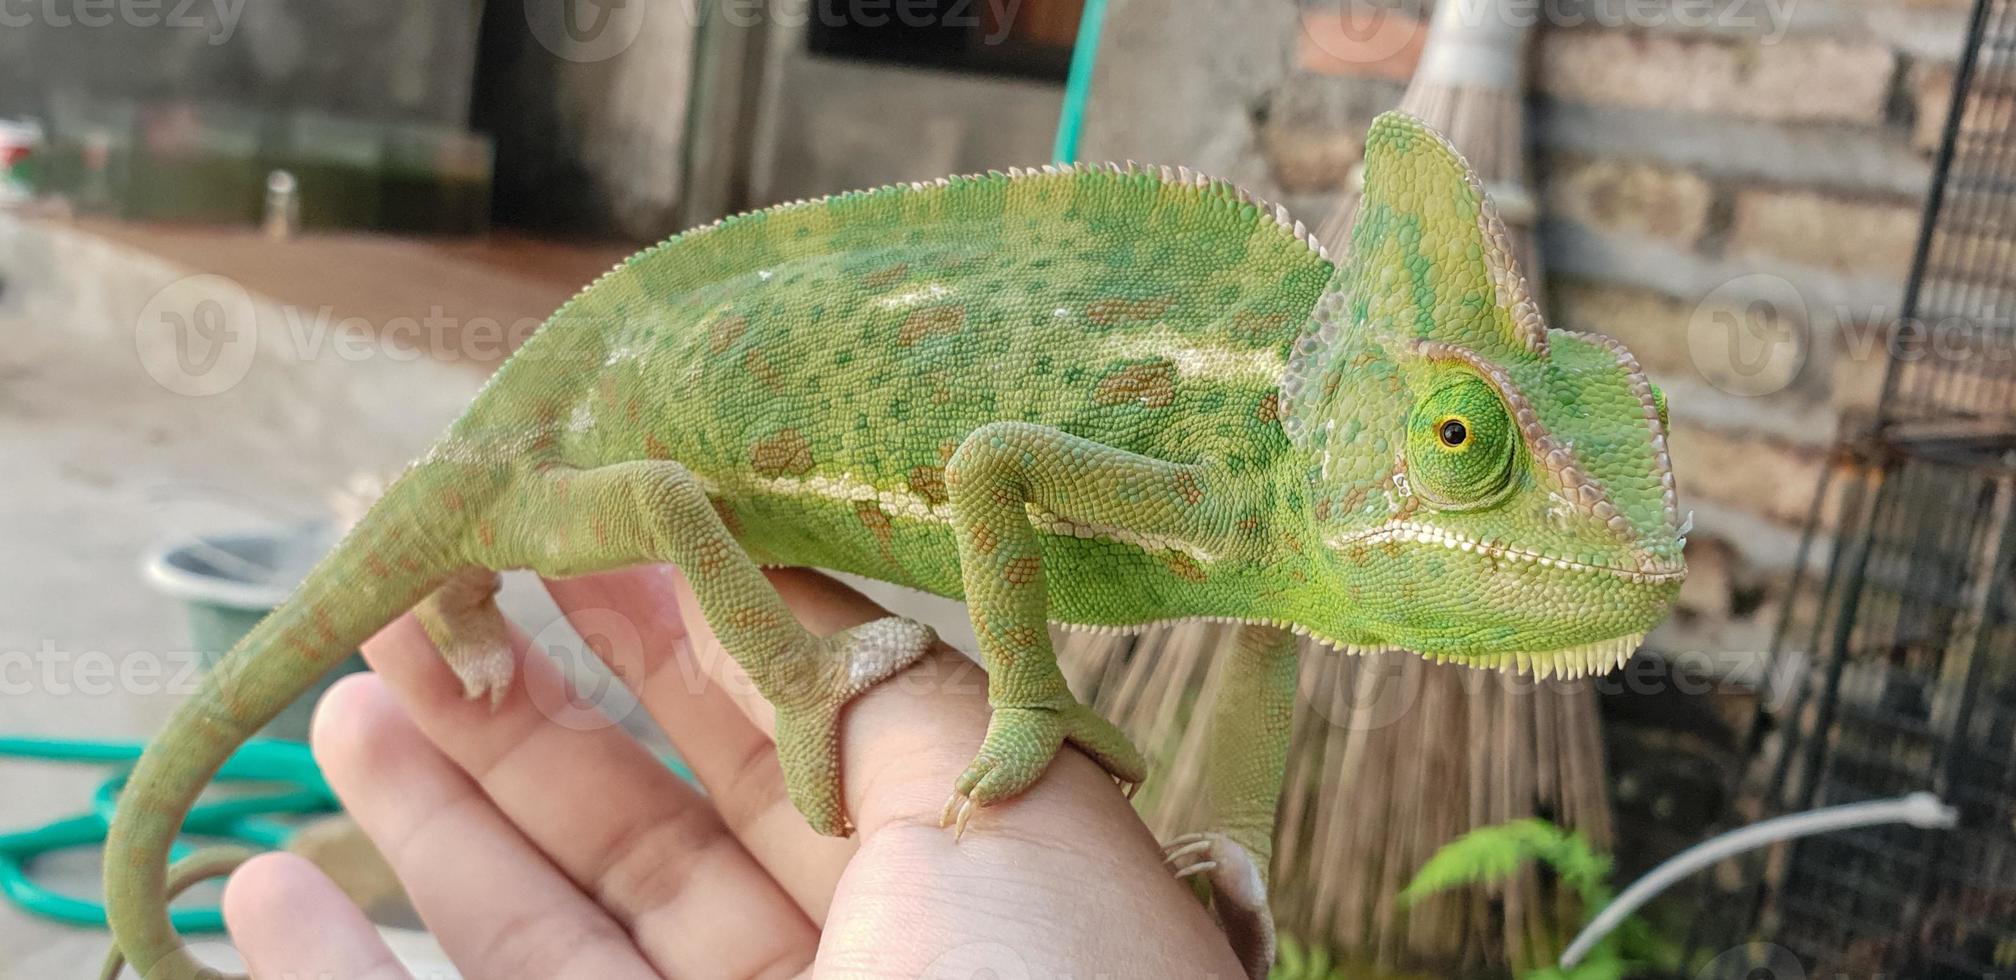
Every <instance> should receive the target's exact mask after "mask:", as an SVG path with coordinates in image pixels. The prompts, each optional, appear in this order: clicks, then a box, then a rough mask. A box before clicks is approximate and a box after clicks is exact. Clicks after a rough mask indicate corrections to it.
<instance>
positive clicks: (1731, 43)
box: [1087, 0, 1969, 653]
mask: <svg viewBox="0 0 2016 980" xmlns="http://www.w3.org/2000/svg"><path fill="white" fill-rule="evenodd" d="M1334 2H1335V0H1309V2H1308V3H1303V4H1297V3H1294V2H1293V0H1231V2H1225V3H1222V4H1214V5H1213V6H1214V8H1225V9H1215V10H1214V14H1213V16H1215V17H1217V18H1219V19H1222V20H1224V21H1226V22H1227V23H1228V25H1229V24H1237V25H1239V27H1238V29H1237V30H1231V29H1228V30H1223V31H1221V30H1215V29H1211V30H1194V31H1190V32H1178V31H1171V30H1169V29H1167V25H1166V24H1158V21H1159V20H1160V19H1161V18H1160V17H1159V15H1158V14H1157V12H1156V8H1157V6H1158V5H1157V4H1154V3H1153V2H1152V0H1119V2H1118V3H1116V4H1115V6H1114V8H1113V13H1112V15H1111V16H1112V20H1111V21H1109V25H1108V32H1109V38H1110V40H1109V42H1108V44H1107V46H1106V48H1105V49H1104V50H1103V51H1102V59H1103V61H1102V64H1101V70H1100V74H1099V76H1098V78H1097V79H1095V88H1094V106H1093V111H1092V114H1091V118H1090V120H1089V121H1088V130H1087V131H1088V147H1087V150H1088V153H1087V155H1088V156H1111V157H1131V158H1137V159H1144V160H1155V161H1158V162H1159V161H1163V160H1181V161H1185V162H1193V158H1195V157H1197V155H1198V154H1199V153H1200V152H1201V153H1202V154H1203V155H1204V157H1205V159H1194V162H1195V163H1197V164H1198V165H1199V166H1202V167H1205V168H1207V169H1211V168H1215V169H1216V170H1218V171H1220V172H1224V173H1225V174H1226V175H1227V176H1229V177H1232V178H1234V179H1239V180H1242V181H1247V182H1249V183H1250V184H1252V185H1255V186H1254V189H1255V190H1256V191H1258V192H1260V193H1263V194H1266V195H1271V196H1273V197H1275V198H1276V199H1279V200H1282V201H1284V202H1285V203H1287V204H1288V205H1289V208H1290V210H1291V211H1293V212H1295V214H1296V216H1297V217H1299V218H1302V219H1304V220H1305V221H1309V222H1310V223H1311V224H1312V225H1313V224H1314V223H1316V222H1317V221H1320V220H1321V218H1322V217H1323V215H1324V214H1325V213H1326V211H1327V209H1328V207H1329V203H1330V201H1331V199H1332V197H1333V196H1334V195H1335V194H1336V192H1337V190H1338V189H1339V188H1340V187H1342V186H1343V183H1344V181H1345V180H1346V179H1347V177H1348V174H1349V171H1350V168H1351V166H1352V164H1354V163H1355V162H1356V161H1357V159H1358V157H1359V154H1360V153H1361V152H1362V149H1363V147H1362V134H1363V132H1364V129H1365V126H1366V124H1367V123H1368V122H1369V121H1370V119H1371V118H1372V116H1373V115H1375V114H1377V113H1378V112H1379V111H1381V110H1384V109H1386V108H1389V107H1391V106H1392V105H1394V104H1395V103H1397V102H1398V100H1399V96H1400V92H1401V89H1402V86H1403V85H1404V83H1405V79H1406V78H1407V77H1409V75H1410V74H1411V72H1412V69H1413V62H1414V59H1415V58H1418V56H1419V50H1420V45H1419V43H1418V42H1419V39H1418V37H1416V36H1414V35H1412V34H1411V33H1410V31H1411V30H1412V29H1413V26H1414V25H1417V24H1419V23H1425V16H1424V14H1425V12H1421V11H1414V12H1411V13H1401V14H1397V15H1393V16H1389V17H1387V18H1386V19H1385V20H1383V21H1382V20H1375V19H1372V18H1370V17H1369V16H1368V14H1367V10H1368V8H1365V7H1356V8H1340V7H1337V6H1335V5H1333V4H1334ZM1445 2H1469V3H1473V4H1477V5H1479V6H1482V3H1481V0H1445ZM1507 2H1508V3H1511V4H1513V6H1514V9H1521V10H1526V11H1528V12H1535V11H1544V12H1542V13H1541V14H1540V19H1539V25H1540V26H1539V28H1538V30H1537V33H1536V37H1535V45H1534V52H1533V59H1532V62H1533V63H1532V73H1531V82H1530V84H1531V87H1532V95H1531V98H1530V103H1529V112H1528V117H1527V118H1528V122H1529V124H1530V125H1531V132H1532V141H1533V155H1534V162H1535V165H1536V166H1535V172H1536V174H1537V177H1538V182H1539V185H1540V186H1539V187H1538V188H1536V189H1537V190H1538V192H1539V196H1540V200H1541V202H1542V205H1543V208H1542V216H1541V224H1540V227H1539V237H1540V240H1541V244H1542V253H1543V255H1544V260H1545V263H1546V265H1547V270H1548V274H1549V281H1548V283H1547V300H1546V302H1547V305H1548V308H1549V310H1550V313H1551V316H1552V319H1553V321H1554V322H1555V324H1556V325H1558V326H1562V327H1567V328H1571V329H1578V330H1597V331H1601V332H1604V333H1608V334H1611V335H1613V336H1616V337H1618V338H1620V339H1622V340H1623V341H1625V342H1626V343H1627V344H1629V345H1630V347H1631V348H1632V349H1633V350H1634V351H1636V352H1637V353H1638V354H1639V356H1640V358H1641V359H1642V360H1643V362H1644V363H1645V365H1646V367H1647V369H1648V370H1649V371H1650V372H1651V373H1652V375H1653V376H1654V380H1655V381H1657V382H1658V383H1659V384H1661V385H1662V386H1664V387H1665V388H1666V389H1667V391H1668V393H1669V396H1670V401H1671V405H1672V413H1673V440H1672V441H1673V455H1674V460H1675V467H1676V469H1677V470H1679V474H1678V475H1679V479H1680V485H1681V493H1682V497H1683V500H1682V503H1683V506H1684V507H1685V508H1688V509H1691V510H1692V511H1693V512H1694V514H1695V527H1696V531H1695V534H1694V535H1693V537H1692V547H1691V548H1690V557H1691V559H1692V561H1693V564H1694V568H1695V574H1694V576H1693V578H1692V580H1691V581H1690V582H1689V584H1688V588H1687V591H1686V593H1685V595H1684V597H1683V613H1682V615H1680V616H1678V617H1676V618H1675V620H1674V621H1673V622H1672V623H1671V624H1669V625H1668V626H1667V627H1666V628H1664V630H1663V632H1662V633H1661V634H1660V635H1659V636H1657V637H1655V641H1657V642H1661V643H1663V644H1664V645H1665V646H1667V647H1668V648H1678V649H1700V650H1707V651H1725V652H1727V651H1734V652H1738V653H1740V652H1743V651H1748V650H1757V649H1762V648H1763V647H1764V646H1765V645H1767V644H1768V640H1769V634H1770V628H1771V626H1772V625H1773V624H1774V623H1775V621H1776V618H1777V605H1776V603H1777V600H1778V599H1779V597H1780V595H1781V594H1782V592H1783V582H1784V577H1785V576H1786V575H1787V573H1788V572H1789V571H1790V569H1791V566H1792V563H1793V562H1794V560H1795V552H1796V547H1797V544H1798V539H1799V531H1800V527H1801V524H1802V522H1803V520H1804V517H1805V514H1806V510H1807V507H1808V506H1809V503H1810V501H1811V495H1812V490H1813V486H1814V483H1815V481H1816V479H1817V478H1818V477H1819V475H1820V473H1821V471H1822V468H1823V454H1824V450H1825V448H1826V447H1827V446H1828V444H1829V442H1830V441H1831V440H1832V438H1833V436H1834V433H1835V430H1836V425H1837V419H1838V418H1839V417H1840V415H1841V413H1843V412H1844V411H1848V412H1852V411H1854V410H1856V409H1858V408H1862V407H1866V406H1867V405H1869V404H1870V403H1871V402H1872V401H1873V399H1874V397H1875V394H1876V390H1877V388H1878V387H1879V386H1880V384H1881V377H1882V370H1883V362H1882V351H1883V348H1882V345H1881V343H1880V337H1881V334H1880V332H1878V331H1880V330H1881V329H1882V327H1883V326H1884V325H1885V324H1886V323H1887V322H1888V320H1889V319H1890V318H1891V317H1892V316H1894V312H1895V306H1896V304H1897V302H1898V300H1899V297H1900V296H1901V292H1902V288H1903V281H1904V279H1905V277H1906V274H1907V271H1908V267H1909V264H1910V258H1911V253H1912V249H1913V245H1914V242H1915V239H1916V234H1917V226H1918V218H1919V205H1920V199H1921V197H1922V195H1923V192H1924V188H1925V185H1926V182H1927V180H1928V179H1929V176H1930V171H1931V158H1932V154H1933V152H1934V150H1935V148H1936V146H1937V143H1938V137H1939V133H1940V126H1941V124H1942V121H1943V117H1944V114H1945V108H1946V99H1947V98H1948V93H1949V89H1950V86H1951V82H1952V77H1953V63H1954V60H1955V58H1956V57H1957V55H1958V52H1959V48H1960V45H1961V43H1962V40H1963V35H1964V33H1965V27H1966V23H1967V18H1968V14H1969V5H1968V4H1967V3H1966V2H1965V0H1773V2H1765V0H1549V2H1548V3H1547V4H1545V5H1540V4H1534V3H1525V4H1523V5H1520V2H1519V0H1507ZM1312 4H1321V5H1312ZM1501 9H1502V8H1501ZM1340 12H1342V13H1345V14H1349V15H1352V16H1354V17H1355V19H1341V20H1340ZM1186 16H1187V14H1186ZM1212 64H1217V65H1238V66H1242V74H1241V76H1240V77H1238V78H1236V79H1231V80H1229V81H1228V82H1227V91H1229V92H1233V93H1236V96H1233V95H1216V96H1205V97H1202V98H1199V97H1197V96H1195V95H1194V94H1191V95H1190V96H1189V98H1188V99H1187V101H1186V100H1177V99H1174V98H1172V97H1170V96H1169V95H1168V94H1167V93H1166V92H1164V91H1162V90H1158V89H1156V88H1155V87H1154V86H1152V85H1149V84H1146V83H1145V82H1144V81H1143V79H1150V78H1155V77H1166V76H1167V75H1168V74H1170V73H1172V72H1175V73H1177V74H1181V73H1183V72H1184V71H1187V70H1190V69H1191V66H1195V65H1212ZM1255 65H1259V66H1262V67H1260V68H1259V69H1256V68H1254V67H1253V66H1255ZM1109 83H1110V84H1109ZM1195 88H1196V86H1188V89H1189V90H1192V91H1193V93H1194V89H1195ZM1200 117H1201V119H1202V120H1203V121H1204V124H1203V125H1201V126H1200V122H1199V120H1200ZM1162 120H1168V121H1169V124H1168V125H1167V126H1163V125H1158V123H1159V122H1160V121H1162ZM1102 123H1103V124H1105V125H1104V128H1103V129H1102ZM1200 128H1202V129H1206V130H1208V132H1209V134H1210V136H1209V141H1208V143H1206V144H1204V145H1203V146H1201V147H1200V146H1199V145H1198V143H1197V142H1196V140H1195V137H1194V133H1195V132H1196V131H1197V130H1199V129H1200ZM1163 133H1168V134H1172V135H1168V136H1164V135H1160V134H1163ZM1186 134H1189V135H1190V138H1189V139H1188V140H1187V142H1186V140H1185V139H1184V138H1183V137H1184V136H1185V135H1186Z"/></svg>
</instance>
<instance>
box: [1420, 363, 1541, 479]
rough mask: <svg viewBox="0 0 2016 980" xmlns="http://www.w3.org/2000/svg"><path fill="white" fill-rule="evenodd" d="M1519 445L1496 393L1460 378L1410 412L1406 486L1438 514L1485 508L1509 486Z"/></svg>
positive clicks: (1479, 380)
mask: <svg viewBox="0 0 2016 980" xmlns="http://www.w3.org/2000/svg"><path fill="white" fill-rule="evenodd" d="M1519 445H1520V442H1519V434H1518V430H1517V429H1516V428H1515V427H1514V426H1513V425H1512V418H1511V415H1510V414H1509V413H1507V412H1506V411H1505V403H1504V401H1503V400H1502V399H1500V398H1499V397H1498V389H1496V388H1493V387H1491V385H1489V384H1488V383H1486V382H1485V381H1484V379H1482V378H1479V377H1477V376H1476V375H1472V374H1465V375H1459V376H1457V377H1454V378H1452V379H1450V380H1449V381H1447V382H1445V383H1443V384H1442V385H1441V386H1440V387H1438V388H1436V389H1435V390H1433V391H1432V392H1430V393H1429V394H1428V396H1427V397H1425V398H1423V399H1421V401H1420V402H1418V403H1417V404H1416V405H1415V406H1414V411H1413V416H1412V418H1411V419H1410V421H1409V424H1408V427H1407V476H1408V483H1409V485H1411V486H1412V487H1413V488H1414V492H1415V494H1417V495H1418V496H1420V497H1421V498H1422V499H1423V500H1425V501H1427V502H1428V503H1430V504H1433V505H1434V506H1436V507H1438V508H1440V509H1443V510H1473V509H1476V508H1479V507H1488V506H1490V505H1492V504H1494V503H1496V502H1498V501H1499V500H1500V499H1501V498H1503V496H1504V494H1505V491H1506V490H1507V489H1508V488H1509V487H1511V486H1512V472H1513V469H1514V467H1515V464H1516V462H1517V458H1518V454H1517V453H1516V452H1515V451H1514V450H1515V449H1517V447H1518V446H1519Z"/></svg>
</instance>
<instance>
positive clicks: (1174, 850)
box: [1162, 838, 1211, 873]
mask: <svg viewBox="0 0 2016 980" xmlns="http://www.w3.org/2000/svg"><path fill="white" fill-rule="evenodd" d="M1177 840H1178V841H1181V840H1182V839H1181V838H1178V839H1177ZM1210 849H1211V842H1210V841H1208V840H1193V841H1188V842H1183V843H1175V842H1172V843H1171V844H1170V845H1168V846H1166V847H1164V848H1163V849H1162V860H1163V861H1165V862H1168V863H1170V864H1174V863H1176V862H1177V861H1180V860H1182V859H1183V858H1186V857H1189V856H1190V855H1192V854H1197V853H1200V852H1203V851H1208V850H1210ZM1207 863H1208V862H1207ZM1186 873H1187V872H1186Z"/></svg>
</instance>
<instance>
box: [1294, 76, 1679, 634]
mask: <svg viewBox="0 0 2016 980" xmlns="http://www.w3.org/2000/svg"><path fill="white" fill-rule="evenodd" d="M1284 394H1285V395H1286V399H1287V404H1288V406H1289V412H1288V416H1287V421H1288V428H1289V431H1290V434H1291V436H1293V437H1294V438H1295V440H1296V441H1297V442H1298V443H1299V444H1300V445H1302V446H1303V447H1304V448H1305V449H1306V450H1307V451H1308V453H1309V457H1310V458H1309V460H1308V463H1309V477H1310V497H1311V503H1312V507H1311V515H1310V516H1311V521H1312V523H1313V525H1314V530H1315V537H1316V538H1317V539H1318V540H1320V541H1322V542H1323V545H1324V548H1323V553H1324V555H1325V557H1326V560H1327V568H1328V570H1330V571H1331V572H1333V573H1334V575H1333V576H1332V581H1333V583H1334V587H1335V589H1337V590H1341V591H1342V592H1343V593H1344V595H1343V596H1342V597H1341V598H1342V600H1343V603H1342V604H1343V605H1345V606H1347V607H1348V608H1350V610H1351V613H1350V616H1351V621H1352V622H1351V625H1352V627H1353V628H1352V629H1350V630H1348V631H1344V632H1346V633H1348V635H1351V636H1353V637H1354V638H1355V640H1356V641H1357V642H1364V643H1366V644H1367V645H1373V646H1382V647H1401V648H1405V649H1409V650H1413V651H1416V652H1418V653H1421V654H1423V655H1426V656H1429V657H1432V658H1436V659H1447V660H1454V661H1459V662H1467V663H1473V664H1478V665H1494V666H1502V667H1508V668H1519V669H1531V670H1534V671H1535V672H1538V673H1542V674H1551V673H1568V674H1581V673H1585V672H1592V671H1601V670H1608V669H1609V668H1610V667H1612V666H1615V665H1616V664H1617V663H1619V662H1621V661H1622V660H1623V659H1624V658H1625V657H1627V656H1629V655H1630V653H1631V651H1632V650H1633V649H1635V648H1636V645H1637V642H1638V640H1639V639H1640V638H1642V637H1643V635H1644V633H1645V631H1646V630H1648V629H1650V628H1651V627H1652V625H1653V624H1654V623H1656V622H1657V621H1658V620H1659V619H1660V618H1661V617H1662V616H1663V615H1664V614H1665V612H1666V610H1667V608H1668V607H1669V606H1670V605H1671V603H1672V601H1673V598H1674V596H1675V595H1676V594H1677V592H1678V590H1679V587H1680V582H1681V579H1682V578H1684V577H1685V563H1684V560H1683V558H1682V556H1681V549H1682V546H1683V544H1684V537H1683V530H1682V527H1681V522H1680V514H1679V507H1678V502H1677V499H1676V495H1675V488H1674V483H1673V474H1672V470H1671V467H1670V465H1669V461H1668V459H1667V453H1666V405H1665V399H1664V396H1663V395H1662V394H1661V393H1660V391H1659V390H1658V389H1657V388H1656V387H1654V386H1653V385H1652V384H1651V382H1649V381H1648V380H1647V379H1646V378H1645V375H1644V373H1643V372H1642V371H1641V370H1640V369H1639V366H1638V363H1637V361H1636V360H1635V359H1634V358H1633V357H1632V356H1631V354H1630V353H1629V352H1628V351H1626V350H1625V349H1624V348H1623V346H1622V345H1620V344H1618V343H1617V342H1615V341H1613V340H1610V339H1608V338H1605V337H1599V336H1594V335H1588V334H1578V333H1571V332H1568V331H1562V330H1553V329H1549V328H1548V327H1547V326H1546V325H1545V324H1544V323H1543V322H1542V321H1541V318H1540V315H1539V311H1538V308H1537V307H1536V306H1535V304H1534V303H1533V301H1532V300H1531V299H1530V297H1529V296H1528V293H1527V288H1526V284H1525V282H1524V280H1523V279H1522V278H1521V277H1520V276H1519V274H1518V272H1517V270H1516V268H1514V265H1513V259H1512V251H1511V248H1510V247H1509V244H1508V240H1507V238H1506V235H1505V232H1504V228H1503V225H1502V224H1501V223H1500V222H1499V219H1498V218H1497V216H1496V214H1495V212H1494V211H1493V209H1492V207H1491V205H1490V203H1489V201H1488V200H1487V199H1486V197H1485V196H1484V192H1483V189H1482V188H1481V186H1479V184H1478V181H1477V180H1476V178H1475V176H1474V175H1472V174H1471V172H1470V170H1469V168H1468V167H1467V165H1465V164H1464V163H1463V161H1462V159H1461V158H1460V157H1459V156H1457V155H1456V153H1455V151H1454V150H1453V149H1451V148H1450V147H1449V145H1448V144H1447V143H1446V142H1445V141H1443V140H1442V139H1441V138H1440V137H1439V136H1437V135H1436V134H1434V133H1433V132H1432V131H1430V130H1428V129H1426V128H1425V127H1423V126H1421V125H1420V124H1419V123H1417V122H1415V121H1414V120H1412V119H1408V118H1406V117H1404V116H1395V115H1392V114H1389V115H1387V116H1382V117H1381V118H1380V119H1379V120H1378V122H1376V123H1375V124H1374V126H1373V129H1372V133H1371V135H1370V137H1369V138H1368V141H1367V151H1366V177H1365V196H1364V198H1363V199H1362V201H1361V203H1360V205H1359V214H1358V218H1357V224H1356V226H1355V228H1354V231H1353V236H1352V242H1351V250H1350V254H1349V257H1348V258H1347V259H1346V261H1345V262H1343V263H1342V264H1340V266H1339V271H1338V273H1337V275H1336V278H1335V279H1334V280H1333V282H1332V284H1331V290H1330V294H1329V295H1328V296H1327V297H1326V298H1325V299H1324V301H1323V303H1322V304H1321V306H1320V307H1319V309H1318V311H1317V328H1316V329H1315V330H1314V331H1313V332H1312V334H1311V337H1309V338H1305V341H1304V343H1303V345H1302V346H1301V347H1300V348H1298V350H1297V351H1296V353H1295V357H1294V360H1293V362H1292V363H1291V367H1290V372H1289V377H1288V379H1287V381H1286V383H1285V384H1284Z"/></svg>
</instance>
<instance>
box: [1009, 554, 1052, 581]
mask: <svg viewBox="0 0 2016 980" xmlns="http://www.w3.org/2000/svg"><path fill="white" fill-rule="evenodd" d="M1042 570H1043V564H1042V562H1041V561H1040V560H1038V559H1037V558H1036V557H1035V556H1034V555H1024V556H1022V557H1020V558H1013V559H1010V560H1009V562H1008V564H1007V565H1006V566H1004V567H1003V568H1002V569H1001V578H1002V579H1003V580H1004V581H1006V582H1007V583H1008V584H1009V585H1028V584H1029V583H1031V582H1034V581H1036V574H1037V573H1038V572H1040V571H1042Z"/></svg>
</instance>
